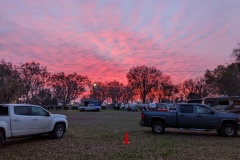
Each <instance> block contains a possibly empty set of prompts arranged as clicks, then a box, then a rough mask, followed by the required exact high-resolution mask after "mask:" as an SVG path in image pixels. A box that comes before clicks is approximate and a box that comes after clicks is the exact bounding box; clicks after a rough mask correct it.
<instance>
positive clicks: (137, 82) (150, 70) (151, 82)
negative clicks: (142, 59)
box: [127, 65, 162, 103]
mask: <svg viewBox="0 0 240 160" xmlns="http://www.w3.org/2000/svg"><path fill="white" fill-rule="evenodd" d="M161 75H162V72H161V71H160V70H158V69H156V68H155V67H148V66H145V65H143V66H137V67H132V68H131V69H130V70H129V72H128V73H127V79H128V83H129V86H131V87H133V88H134V90H135V91H136V92H137V93H138V94H139V95H140V97H141V99H142V102H143V103H145V102H146V97H147V95H148V94H150V93H151V91H152V89H153V88H154V87H155V88H156V87H157V85H158V80H157V79H158V77H159V76H161Z"/></svg>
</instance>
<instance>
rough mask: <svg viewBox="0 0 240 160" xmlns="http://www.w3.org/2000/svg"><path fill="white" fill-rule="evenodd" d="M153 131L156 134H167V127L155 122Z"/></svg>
mask: <svg viewBox="0 0 240 160" xmlns="http://www.w3.org/2000/svg"><path fill="white" fill-rule="evenodd" d="M152 131H153V133H155V134H162V133H164V132H165V126H164V124H163V123H162V122H154V123H153V124H152Z"/></svg>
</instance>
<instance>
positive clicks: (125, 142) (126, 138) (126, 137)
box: [123, 132, 130, 144]
mask: <svg viewBox="0 0 240 160" xmlns="http://www.w3.org/2000/svg"><path fill="white" fill-rule="evenodd" d="M129 143H130V142H129V141H128V132H126V133H125V136H124V141H123V144H129Z"/></svg>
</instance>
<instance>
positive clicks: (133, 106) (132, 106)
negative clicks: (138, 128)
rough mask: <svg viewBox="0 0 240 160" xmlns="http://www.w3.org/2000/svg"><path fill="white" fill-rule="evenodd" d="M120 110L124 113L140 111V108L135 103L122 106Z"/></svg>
mask: <svg viewBox="0 0 240 160" xmlns="http://www.w3.org/2000/svg"><path fill="white" fill-rule="evenodd" d="M120 110H122V111H138V107H137V105H136V104H135V103H126V104H121V106H120Z"/></svg>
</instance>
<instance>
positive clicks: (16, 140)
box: [3, 135, 53, 149]
mask: <svg viewBox="0 0 240 160" xmlns="http://www.w3.org/2000/svg"><path fill="white" fill-rule="evenodd" d="M52 140H53V139H52V138H50V137H49V136H48V135H41V136H28V137H20V138H12V139H9V140H7V141H5V142H4V147H3V149H4V148H8V147H12V146H19V145H24V144H30V143H35V142H37V143H39V142H44V141H52Z"/></svg>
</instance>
